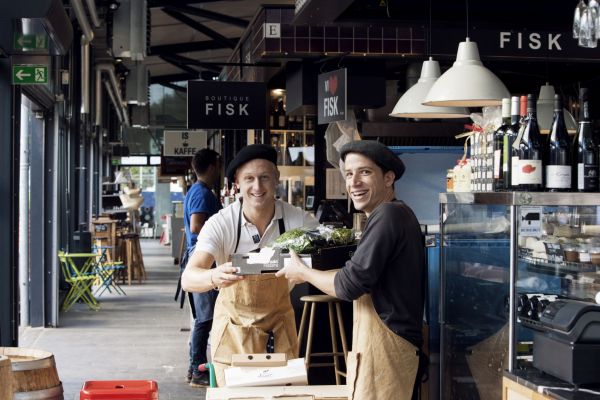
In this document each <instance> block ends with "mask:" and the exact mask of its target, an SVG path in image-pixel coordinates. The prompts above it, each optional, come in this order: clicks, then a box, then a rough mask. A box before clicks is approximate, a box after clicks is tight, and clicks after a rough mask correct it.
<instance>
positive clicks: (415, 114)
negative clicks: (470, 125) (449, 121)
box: [390, 57, 469, 118]
mask: <svg viewBox="0 0 600 400" xmlns="http://www.w3.org/2000/svg"><path fill="white" fill-rule="evenodd" d="M439 77H440V64H439V63H438V62H437V61H434V60H433V59H432V58H431V57H430V58H429V60H428V61H424V62H423V66H422V67H421V77H420V78H419V81H418V82H417V83H416V84H415V85H413V86H412V87H411V88H410V89H408V90H407V91H406V92H405V93H404V94H403V95H402V97H400V99H399V100H398V102H397V103H396V105H395V106H394V109H393V110H392V113H391V114H390V116H391V117H400V118H467V117H468V116H469V110H467V109H466V108H464V107H435V106H425V105H423V101H424V100H425V96H427V93H429V90H430V89H431V87H432V86H433V84H434V83H435V81H436V80H437V79H438V78H439Z"/></svg>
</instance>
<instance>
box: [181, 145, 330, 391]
mask: <svg viewBox="0 0 600 400" xmlns="http://www.w3.org/2000/svg"><path fill="white" fill-rule="evenodd" d="M276 162H277V152H276V151H275V149H273V148H272V147H270V146H267V145H263V144H255V145H250V146H246V147H244V148H243V149H242V150H241V151H240V152H238V154H237V155H236V157H235V158H234V159H233V161H231V163H230V164H229V165H228V167H227V171H226V174H227V177H228V178H229V181H230V182H236V183H237V185H238V187H239V188H240V193H241V195H242V199H241V200H239V201H236V202H234V203H233V204H231V205H229V206H228V207H226V208H224V209H223V210H221V211H220V212H218V213H217V214H215V215H214V216H212V217H211V218H210V219H209V220H208V221H206V223H205V224H204V226H203V228H202V230H201V231H200V234H199V235H198V241H197V243H196V249H195V251H194V253H193V255H192V257H191V258H190V260H189V261H188V265H187V268H186V269H185V272H184V273H183V275H182V280H181V284H182V287H183V289H184V290H186V291H189V292H206V291H209V290H211V289H213V288H218V289H219V295H218V297H217V301H216V304H215V311H214V315H213V326H212V331H211V335H210V337H211V355H212V362H213V365H214V367H215V372H216V378H217V384H218V386H224V385H225V379H224V373H223V370H224V368H226V367H228V366H229V365H230V364H231V355H232V354H240V353H266V352H269V351H270V352H275V353H286V354H287V356H288V358H296V357H298V338H297V334H296V322H295V319H294V310H293V309H292V305H291V302H290V296H289V286H288V282H287V280H286V279H285V278H281V277H276V276H275V275H273V274H263V275H255V276H245V277H242V276H240V275H236V274H235V272H236V271H237V270H236V268H234V267H232V266H231V263H230V262H229V261H230V256H231V255H232V254H234V253H248V252H250V251H254V250H256V249H259V248H262V247H265V246H267V245H269V244H271V243H272V242H273V241H274V240H275V239H277V238H278V237H279V236H280V235H281V234H282V233H284V232H285V231H286V230H290V229H295V228H300V227H303V226H306V227H309V228H314V227H316V226H317V225H318V222H317V221H316V220H315V219H314V218H313V217H311V216H310V215H309V214H308V213H306V212H304V211H303V210H301V209H299V208H297V207H294V206H292V205H290V204H288V203H285V202H283V201H281V200H276V199H275V188H276V187H277V184H278V183H279V171H278V170H277V166H276ZM213 262H216V264H217V267H216V268H212V269H211V265H212V264H213ZM273 343H274V345H273Z"/></svg>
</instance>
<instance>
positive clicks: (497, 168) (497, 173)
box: [494, 150, 502, 179]
mask: <svg viewBox="0 0 600 400" xmlns="http://www.w3.org/2000/svg"><path fill="white" fill-rule="evenodd" d="M501 154H502V152H501V151H500V150H495V151H494V179H500V158H501V157H500V155H501Z"/></svg>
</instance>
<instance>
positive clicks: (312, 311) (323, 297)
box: [298, 294, 348, 385]
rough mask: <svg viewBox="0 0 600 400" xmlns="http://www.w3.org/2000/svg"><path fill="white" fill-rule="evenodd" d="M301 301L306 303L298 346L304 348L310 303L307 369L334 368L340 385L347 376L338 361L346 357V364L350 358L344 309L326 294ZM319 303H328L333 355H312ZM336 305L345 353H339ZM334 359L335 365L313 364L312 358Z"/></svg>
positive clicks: (337, 300) (307, 297) (338, 301)
mask: <svg viewBox="0 0 600 400" xmlns="http://www.w3.org/2000/svg"><path fill="white" fill-rule="evenodd" d="M300 301H303V302H304V309H303V310H302V320H301V321H300V331H299V332H298V344H299V346H302V339H303V337H304V330H305V327H306V319H307V317H308V313H307V311H308V304H309V303H310V318H309V323H308V336H307V339H306V355H305V362H306V369H307V370H308V369H310V367H334V371H335V383H336V385H339V384H340V376H344V377H345V376H346V374H345V373H344V372H343V371H341V370H340V365H339V361H338V357H342V356H343V357H344V362H345V361H346V360H347V358H348V348H347V346H346V331H345V330H344V322H343V320H342V309H341V308H340V300H339V299H336V298H335V297H333V296H328V295H325V294H322V295H311V296H302V297H301V298H300ZM317 303H327V307H328V308H329V330H330V333H331V349H332V351H331V353H311V350H312V341H313V333H314V323H315V309H316V306H317ZM334 304H335V311H336V314H337V323H338V329H339V332H340V337H341V339H342V350H343V353H340V352H339V351H338V346H337V332H336V329H335V320H334V316H333V305H334ZM313 356H314V357H328V356H329V357H332V358H333V363H314V362H312V363H311V357H313Z"/></svg>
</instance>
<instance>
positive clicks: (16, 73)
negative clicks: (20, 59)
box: [12, 64, 48, 85]
mask: <svg viewBox="0 0 600 400" xmlns="http://www.w3.org/2000/svg"><path fill="white" fill-rule="evenodd" d="M12 82H13V84H14V85H35V84H46V83H48V66H47V65H22V64H14V65H13V66H12Z"/></svg>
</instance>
